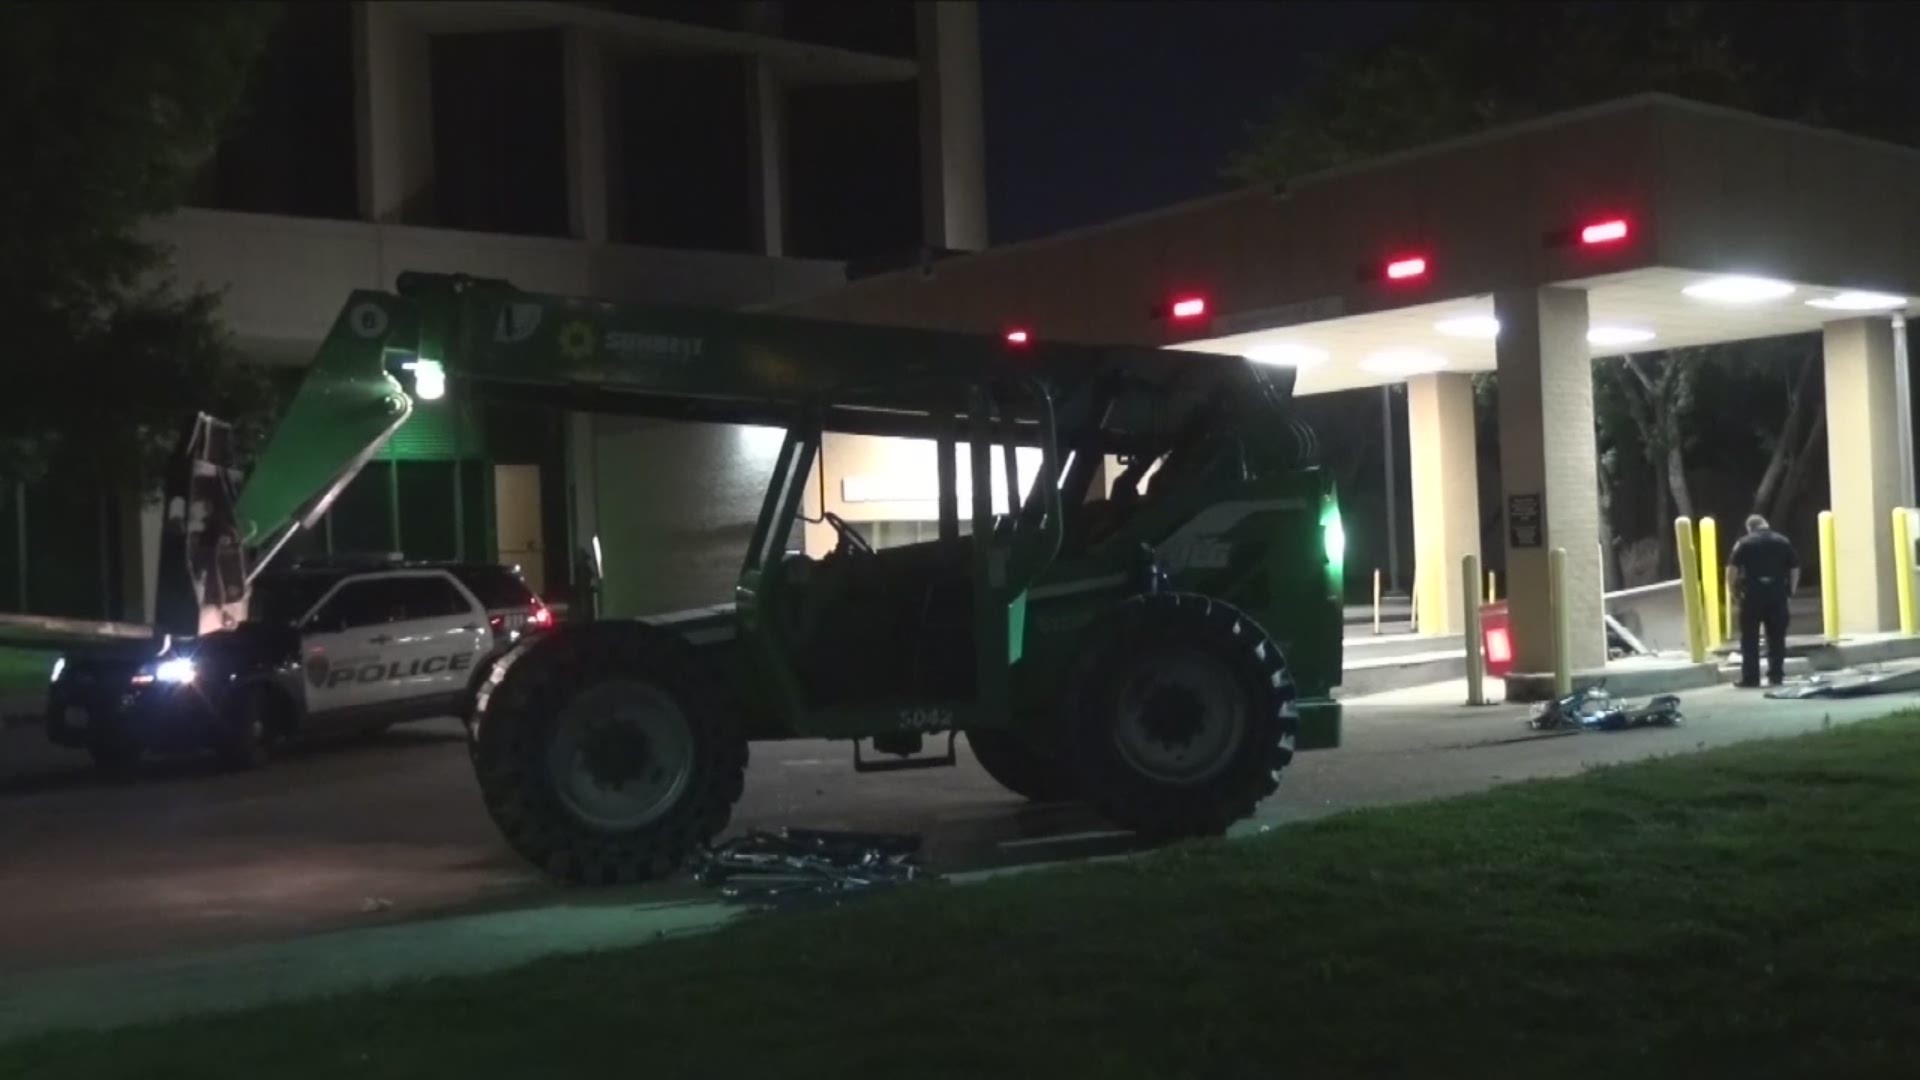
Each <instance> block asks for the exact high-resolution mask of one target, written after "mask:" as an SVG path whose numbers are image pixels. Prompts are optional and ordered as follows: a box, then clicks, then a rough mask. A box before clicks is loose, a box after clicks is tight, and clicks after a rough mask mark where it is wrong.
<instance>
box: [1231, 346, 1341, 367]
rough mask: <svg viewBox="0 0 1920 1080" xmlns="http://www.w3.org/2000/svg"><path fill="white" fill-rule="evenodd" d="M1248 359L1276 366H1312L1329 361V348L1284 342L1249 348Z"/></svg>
mask: <svg viewBox="0 0 1920 1080" xmlns="http://www.w3.org/2000/svg"><path fill="white" fill-rule="evenodd" d="M1247 359H1249V360H1251V361H1253V362H1254V363H1256V364H1271V365H1273V366H1274V367H1292V368H1310V367H1314V366H1316V365H1318V364H1324V363H1326V362H1327V350H1325V349H1316V348H1314V347H1313V346H1311V345H1295V344H1291V343H1287V342H1282V343H1280V344H1277V345H1261V346H1258V347H1255V348H1252V349H1248V350H1247Z"/></svg>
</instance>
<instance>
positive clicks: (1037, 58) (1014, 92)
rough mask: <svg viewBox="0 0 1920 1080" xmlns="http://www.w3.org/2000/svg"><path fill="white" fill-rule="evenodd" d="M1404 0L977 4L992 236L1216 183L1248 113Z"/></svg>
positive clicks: (1101, 216)
mask: <svg viewBox="0 0 1920 1080" xmlns="http://www.w3.org/2000/svg"><path fill="white" fill-rule="evenodd" d="M1413 6H1414V5H1410V4H1306V3H1300V4H1282V3H1064V2H1035V0H1027V2H1015V0H998V2H991V0H990V2H988V3H983V4H981V5H980V35H981V46H980V49H981V64H982V67H983V69H984V71H983V78H984V81H985V94H984V96H985V108H986V132H987V214H988V221H989V225H990V229H991V233H992V239H993V242H994V243H996V244H1003V243H1009V242H1013V241H1018V240H1025V239H1031V238H1032V237H1035V236H1044V235H1046V234H1048V233H1051V232H1057V231H1059V230H1061V229H1070V228H1074V227H1076V226H1081V225H1092V224H1096V223H1099V222H1103V221H1109V220H1112V219H1114V218H1116V217H1121V216H1123V215H1126V214H1132V213H1139V212H1141V211H1145V210H1152V209H1156V208H1158V207H1162V206H1166V205H1168V204H1170V203H1175V202H1179V201H1181V200H1184V199H1191V198H1196V197H1199V196H1203V195H1208V194H1211V193H1213V192H1216V191H1219V190H1222V189H1223V188H1224V187H1225V186H1227V185H1226V182H1225V181H1223V180H1222V179H1221V176H1220V170H1221V167H1222V166H1223V165H1224V164H1225V162H1226V160H1227V158H1228V157H1229V156H1230V155H1231V154H1232V153H1233V151H1234V150H1235V149H1236V148H1238V147H1239V146H1240V145H1241V143H1242V142H1244V140H1245V138H1246V132H1247V129H1248V127H1249V125H1250V124H1252V123H1253V122H1254V121H1255V120H1257V119H1259V118H1260V117H1262V116H1264V115H1266V113H1267V112H1268V111H1269V109H1270V108H1271V106H1272V104H1273V103H1274V102H1275V101H1277V100H1280V99H1281V98H1283V97H1284V96H1285V95H1287V94H1288V93H1290V92H1292V91H1294V90H1296V89H1297V88H1298V87H1299V86H1300V85H1301V83H1302V80H1303V79H1304V78H1305V77H1306V75H1307V73H1308V61H1309V60H1310V58H1311V57H1313V56H1315V55H1317V54H1326V53H1332V52H1337V51H1339V50H1343V49H1349V48H1355V47H1364V46H1365V45H1367V44H1370V43H1371V42H1373V41H1375V40H1377V39H1378V38H1379V36H1380V35H1381V34H1383V33H1385V32H1386V31H1388V30H1390V29H1391V28H1392V27H1393V26H1395V25H1397V24H1398V23H1399V22H1401V21H1402V20H1403V19H1404V18H1405V17H1406V13H1407V10H1408V9H1409V8H1411V7H1413Z"/></svg>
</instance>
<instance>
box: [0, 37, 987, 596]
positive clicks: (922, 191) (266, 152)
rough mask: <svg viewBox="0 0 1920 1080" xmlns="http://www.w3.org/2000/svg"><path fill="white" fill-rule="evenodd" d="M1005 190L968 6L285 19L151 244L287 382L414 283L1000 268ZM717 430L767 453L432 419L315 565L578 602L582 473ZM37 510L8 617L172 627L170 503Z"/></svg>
mask: <svg viewBox="0 0 1920 1080" xmlns="http://www.w3.org/2000/svg"><path fill="white" fill-rule="evenodd" d="M984 198H985V196H984V183H983V177H982V161H981V116H980V93H979V56H978V32H977V15H976V12H975V10H974V6H973V5H972V4H971V3H959V2H938V3H931V2H921V3H878V2H854V3H824V2H814V3H724V2H719V3H715V2H697V3H696V2H653V3H594V4H588V3H544V2H533V0H496V2H478V3H467V2H460V0H431V2H426V0H371V2H351V3H349V2H320V3H303V4H294V5H286V15H285V18H284V20H283V22H282V24H281V26H280V27H279V29H278V30H277V31H276V34H275V37H274V40H273V42H272V44H271V46H270V48H269V49H268V52H267V54H266V55H265V57H264V58H263V60H262V62H261V64H260V66H259V70H258V71H257V73H256V78H255V82H254V85H253V87H252V91H251V93H250V94H249V97H248V99H247V101H246V104H245V106H244V108H243V111H242V114H241V116H240V117H239V119H238V120H237V122H236V124H235V126H234V130H233V131H232V133H231V135H230V136H229V138H228V139H227V140H226V142H225V143H224V144H223V145H222V146H221V147H220V149H219V151H218V152H217V154H216V155H215V157H214V158H213V160H211V161H210V162H209V163H208V164H207V167H206V169H205V172H204V174H203V175H202V177H201V179H200V182H199V184H198V185H197V187H196V189H195V191H194V192H193V194H192V197H191V198H190V200H189V205H188V207H187V208H186V209H183V210H182V211H180V212H179V213H177V214H175V215H173V216H171V217H169V218H167V219H165V220H159V221H155V222H153V223H152V226H151V230H152V234H153V236H154V237H155V238H156V239H158V240H160V241H162V242H163V243H165V244H167V245H168V246H169V247H170V248H171V249H172V251H173V271H174V274H175V276H176V278H177V280H178V281H179V282H180V283H181V284H183V285H188V286H192V285H201V286H205V287H208V288H211V289H215V290H218V291H220V292H221V293H222V294H223V309H222V311H223V316H224V318H225V320H226V322H227V325H228V326H229V328H230V329H231V331H232V332H233V334H234V337H235V340H236V342H237V344H238V346H239V347H240V348H241V349H242V350H243V351H244V353H245V354H246V355H247V356H248V357H249V358H251V359H252V360H254V361H256V362H258V363H261V364H265V365H272V366H274V367H275V368H276V369H278V370H283V371H284V372H285V373H286V377H287V378H288V379H289V380H291V379H296V378H297V377H298V373H299V370H300V368H301V367H302V366H303V365H304V364H305V363H306V362H307V361H308V359H309V358H310V357H311V356H312V355H313V352H314V350H315V348H316V347H317V346H318V344H319V342H320V341H321V339H322V338H323V337H324V336H325V333H326V331H327V329H328V327H329V325H330V324H331V322H332V320H333V318H334V317H335V315H336V314H337V313H338V311H339V308H340V305H341V304H342V303H343V302H344V300H345V298H346V297H347V295H348V294H349V293H350V292H351V291H352V290H354V289H359V288H389V289H390V288H392V287H393V284H394V279H395V278H396V276H397V275H398V274H399V273H401V272H402V271H406V270H427V271H447V272H460V273H467V274H473V275H476V276H486V277H498V278H504V279H507V280H509V281H512V282H513V283H514V284H516V285H518V286H520V287H522V288H525V289H529V290H533V291H539V292H549V293H557V294H564V295H580V296H591V297H595V298H599V299H605V300H612V301H635V302H652V303H670V304H689V305H699V306H709V307H723V308H744V307H758V306H767V305H777V304H785V303H791V302H794V301H796V300H800V299H804V298H806V297H808V296H812V295H817V294H819V293H822V292H825V291H829V290H832V289H834V288H837V287H839V286H841V285H843V284H844V283H845V281H846V279H847V273H848V267H849V265H850V264H851V265H853V266H855V267H856V268H858V267H861V266H866V265H870V264H878V265H882V266H884V265H888V264H898V263H900V262H902V261H905V260H910V259H914V258H918V257H921V255H922V254H923V253H924V252H925V251H926V249H929V248H931V249H942V250H971V249H978V248H982V247H984V246H985V245H986V220H985V205H984ZM715 437H718V438H720V439H721V440H722V441H724V442H727V443H728V445H740V446H755V445H759V443H762V442H764V439H758V438H757V437H756V436H754V435H753V434H752V433H740V432H722V433H719V434H718V435H717V436H715V435H705V436H701V435H696V434H694V433H691V432H684V431H675V430H670V429H663V428H661V427H659V426H658V425H653V424H647V423H642V422H637V421H629V422H621V421H618V420H615V419H612V418H601V417H594V418H587V417H578V416H575V417H568V416H561V415H556V414H554V413H552V412H550V411H549V412H544V413H542V412H534V411H528V410H517V409H514V408H511V407H508V406H500V405H488V406H469V407H461V408H450V409H440V410H424V409H423V410H421V412H420V414H419V415H418V416H417V417H416V419H415V420H414V421H412V422H410V423H409V425H408V426H407V428H405V429H403V430H402V432H401V433H400V435H399V436H398V437H397V438H396V439H395V441H394V443H393V445H392V447H391V448H390V450H389V451H388V452H387V453H386V454H385V455H383V457H382V459H381V460H380V461H378V462H377V463H375V465H374V466H372V467H371V468H369V469H368V470H367V471H366V473H365V474H364V475H363V476H362V477H361V478H360V479H359V480H358V481H356V482H355V484H354V485H353V486H352V488H350V489H349V490H348V491H347V492H346V493H345V495H343V497H342V498H341V500H340V501H339V503H338V504H337V506H336V507H335V509H334V510H333V511H332V512H331V514H330V515H329V518H328V520H327V522H326V524H325V526H324V528H322V529H321V530H318V531H317V532H316V533H314V534H313V535H312V536H311V537H308V538H307V539H306V541H305V543H306V545H307V546H306V549H305V550H307V551H308V552H314V551H324V550H327V549H331V550H334V551H356V552H365V551H369V550H381V551H401V552H405V553H406V554H408V555H411V556H416V557H429V558H431V557H446V558H454V557H458V558H487V559H494V558H497V559H500V560H501V561H504V562H510V563H515V564H518V565H520V566H522V568H523V570H525V572H526V573H527V575H528V577H529V578H530V579H532V580H533V581H534V582H535V583H536V584H538V585H539V586H541V587H543V588H544V589H546V590H547V591H548V592H551V593H555V594H556V595H558V596H560V597H561V598H562V599H565V597H566V593H567V590H568V584H569V582H570V580H571V579H572V577H573V576H574V573H575V568H576V565H577V563H578V562H579V561H580V559H581V557H582V556H583V554H584V552H585V550H586V549H587V548H588V547H589V546H590V541H591V538H592V536H593V535H594V534H593V533H592V531H591V530H592V529H594V528H597V527H598V526H597V522H596V520H595V518H596V515H595V514H594V507H593V506H592V505H591V504H592V503H593V502H595V501H597V498H596V497H595V496H594V495H593V494H592V493H583V492H582V491H581V490H580V489H579V487H578V485H577V484H576V483H575V475H576V473H581V472H591V471H592V470H593V468H594V466H595V465H596V464H598V465H599V467H600V469H601V471H602V472H606V471H608V470H611V469H614V468H628V467H632V468H638V469H645V470H647V471H649V472H653V473H658V472H660V471H662V470H666V469H669V468H672V467H674V466H673V462H674V461H677V460H682V459H685V460H692V461H704V460H707V458H708V457H709V456H710V455H708V454H707V453H705V451H704V450H703V449H701V448H702V447H703V446H704V443H701V442H700V441H699V440H700V439H702V438H706V439H711V438H715ZM723 456H724V455H723ZM736 464H737V462H736ZM702 476H703V474H701V473H699V471H698V470H697V469H696V470H695V472H694V473H693V474H692V475H691V476H690V478H689V479H687V480H686V481H684V482H688V483H693V484H694V485H696V487H699V486H701V485H703V484H704V483H705V481H704V480H703V479H702ZM757 500H758V491H757V488H756V486H755V485H753V484H751V483H748V484H744V485H742V491H741V492H740V493H738V494H737V498H733V501H729V499H728V498H722V499H720V500H719V502H718V503H717V504H715V505H714V506H711V507H710V508H709V509H708V510H707V511H704V512H703V513H704V514H705V518H706V520H705V522H704V524H701V523H698V522H696V523H695V524H694V525H692V526H689V527H688V528H687V529H681V530H678V531H676V532H674V538H673V539H670V540H665V541H658V540H657V538H656V541H657V542H664V543H669V544H671V545H672V546H675V547H684V548H688V549H698V550H706V548H708V547H709V546H710V544H709V543H708V542H709V541H711V540H712V539H713V538H714V537H716V536H723V535H727V534H729V533H730V532H731V531H734V530H736V529H737V527H738V522H737V521H736V520H735V519H736V518H738V517H740V516H741V514H742V513H744V514H745V520H746V521H748V522H750V521H751V519H752V513H753V511H754V510H756V509H757ZM73 501H74V500H71V499H69V500H66V502H73ZM635 501H637V502H639V503H641V504H644V503H647V502H650V501H651V500H650V498H648V497H643V496H636V497H635V499H634V500H623V502H628V503H632V502H635ZM41 502H46V505H45V506H42V505H40V503H41ZM14 503H15V505H14V506H12V507H8V508H5V509H4V511H3V512H0V513H4V516H6V517H7V518H8V520H7V521H5V522H0V524H4V525H8V526H11V528H6V529H0V532H6V533H7V534H8V535H7V538H6V539H7V544H6V545H5V546H6V547H7V548H9V550H6V551H0V556H10V557H11V560H12V569H13V570H14V573H12V574H8V575H0V576H3V577H5V578H6V579H7V580H6V581H5V582H4V583H0V610H14V611H31V612H35V613H42V614H57V615H74V616H83V617H104V618H117V619H125V620H130V621H143V620H144V619H145V618H146V617H147V616H148V615H149V614H150V612H151V610H152V594H153V580H154V572H155V559H156V555H155V553H156V551H157V536H158V517H157V511H156V509H155V508H153V507H146V508H145V509H144V511H143V510H142V509H141V508H140V507H139V504H138V502H137V500H135V501H132V502H129V501H128V500H126V499H122V498H105V497H97V498H89V499H83V500H79V503H80V504H84V505H79V504H76V505H77V508H70V507H67V506H66V505H65V502H62V503H61V504H60V505H59V506H55V505H54V504H53V503H52V502H49V501H47V500H45V499H42V498H41V497H40V496H39V495H38V494H36V493H34V492H31V491H25V492H17V493H16V498H15V500H14ZM736 503H739V504H740V505H736ZM643 509H644V507H642V509H641V510H635V511H634V513H635V514H637V515H638V516H639V517H640V518H642V519H648V520H650V518H648V515H646V514H645V513H644V512H642V511H643ZM68 519H71V520H68ZM583 521H585V522H586V524H585V525H584V527H583V526H582V522H583ZM636 527H638V526H636ZM583 528H584V530H585V531H583ZM83 553H91V554H92V556H93V558H91V559H89V558H86V557H84V554H83ZM68 579H71V580H68Z"/></svg>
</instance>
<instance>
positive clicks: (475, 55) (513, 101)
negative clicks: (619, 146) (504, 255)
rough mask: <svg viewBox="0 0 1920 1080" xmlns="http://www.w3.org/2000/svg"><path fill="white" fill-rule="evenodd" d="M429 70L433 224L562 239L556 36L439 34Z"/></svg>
mask: <svg viewBox="0 0 1920 1080" xmlns="http://www.w3.org/2000/svg"><path fill="white" fill-rule="evenodd" d="M432 69H433V75H432V77H433V181H434V214H435V217H436V218H437V219H438V220H437V221H435V222H433V224H437V225H440V226H442V227H444V228H450V229H472V230H475V231H478V232H494V233H515V234H519V235H524V236H565V235H567V162H566V154H567V147H566V98H565V92H564V87H563V85H562V81H561V80H562V57H561V36H560V34H559V33H558V32H557V31H545V30H542V31H527V32H514V33H494V34H436V35H434V36H433V42H432Z"/></svg>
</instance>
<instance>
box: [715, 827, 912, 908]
mask: <svg viewBox="0 0 1920 1080" xmlns="http://www.w3.org/2000/svg"><path fill="white" fill-rule="evenodd" d="M920 848H921V839H920V837H919V836H916V835H913V834H911V833H858V832H833V831H827V830H821V829H779V830H776V831H773V832H768V831H764V830H755V831H753V832H749V833H747V834H745V835H743V836H739V837H735V838H734V839H732V840H728V841H725V842H724V843H721V844H717V845H715V846H713V847H709V848H707V849H705V850H703V851H701V852H700V853H699V854H698V855H696V856H695V857H694V859H693V870H694V880H695V881H698V882H699V883H700V884H702V885H706V886H710V887H715V888H718V889H719V890H720V895H721V897H722V898H724V899H727V900H731V901H733V902H735V903H740V904H744V905H748V906H751V907H755V908H760V909H764V910H789V909H793V908H800V907H831V906H833V905H835V904H838V903H841V902H842V901H844V900H845V899H847V898H848V897H850V896H854V895H858V894H863V893H869V892H874V891H877V890H881V889H889V888H897V887H899V886H901V885H908V884H912V883H915V882H920V881H926V880H934V875H932V874H930V873H928V872H927V870H926V868H925V867H924V866H922V865H921V863H920Z"/></svg>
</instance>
